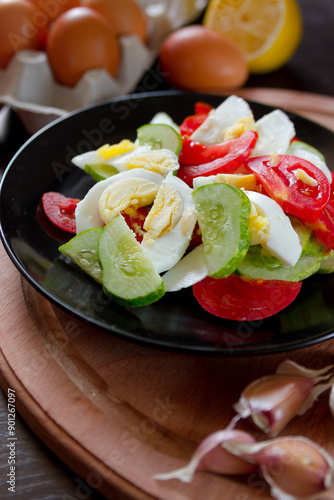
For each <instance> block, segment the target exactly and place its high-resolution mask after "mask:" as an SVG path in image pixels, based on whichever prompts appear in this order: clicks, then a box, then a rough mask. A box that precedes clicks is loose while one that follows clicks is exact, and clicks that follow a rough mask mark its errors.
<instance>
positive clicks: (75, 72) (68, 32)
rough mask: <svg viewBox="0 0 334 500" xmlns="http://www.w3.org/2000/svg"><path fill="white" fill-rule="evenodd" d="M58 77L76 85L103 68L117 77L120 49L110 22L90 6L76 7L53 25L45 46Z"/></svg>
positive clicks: (62, 80)
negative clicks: (92, 70) (86, 74)
mask: <svg viewBox="0 0 334 500" xmlns="http://www.w3.org/2000/svg"><path fill="white" fill-rule="evenodd" d="M46 51H47V54H48V58H49V62H50V65H51V68H52V70H53V73H54V75H55V77H56V79H57V80H58V81H59V82H60V83H62V84H63V85H69V86H73V85H75V84H76V83H78V81H79V80H80V78H81V77H82V76H83V74H84V73H85V72H86V71H88V70H91V69H99V68H104V69H105V70H106V71H108V73H109V74H110V75H111V76H112V77H115V76H116V74H117V71H118V68H119V64H120V48H119V45H118V42H117V39H116V36H115V34H114V33H113V31H112V30H111V28H110V26H109V25H108V23H107V21H106V20H105V19H104V18H103V17H102V16H101V15H100V14H99V13H98V12H95V11H94V10H92V9H88V8H87V7H75V8H73V9H70V10H68V11H67V12H65V13H64V14H62V15H61V16H60V17H58V19H56V21H55V22H54V23H53V24H52V25H51V28H50V31H49V36H48V40H47V45H46Z"/></svg>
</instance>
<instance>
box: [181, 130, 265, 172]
mask: <svg viewBox="0 0 334 500" xmlns="http://www.w3.org/2000/svg"><path fill="white" fill-rule="evenodd" d="M257 138H258V134H257V133H256V132H253V131H248V132H245V133H243V134H242V135H241V136H240V137H238V138H237V139H231V140H230V141H226V142H222V143H220V144H210V145H208V146H205V145H204V144H201V143H200V142H195V141H192V140H191V139H185V140H184V141H183V144H182V149H181V152H180V156H179V162H180V165H202V164H203V163H208V162H210V161H213V160H216V159H217V158H222V157H223V156H226V155H227V154H228V153H231V151H235V150H241V149H243V148H248V147H249V148H251V149H253V148H254V146H255V144H256V141H257Z"/></svg>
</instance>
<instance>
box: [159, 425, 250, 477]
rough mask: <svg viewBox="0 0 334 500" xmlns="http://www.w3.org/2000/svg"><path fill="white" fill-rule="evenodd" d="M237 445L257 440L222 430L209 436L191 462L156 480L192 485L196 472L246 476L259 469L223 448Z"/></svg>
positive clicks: (243, 433)
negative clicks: (230, 443) (173, 480)
mask: <svg viewBox="0 0 334 500" xmlns="http://www.w3.org/2000/svg"><path fill="white" fill-rule="evenodd" d="M229 440H233V442H235V443H248V444H252V443H255V442H256V440H255V439H254V438H253V436H251V435H250V434H248V433H247V432H243V431H238V430H231V431H230V430H226V429H224V430H221V431H217V432H214V433H212V434H209V436H207V437H206V438H205V439H204V440H203V441H202V442H201V443H200V444H199V445H198V447H197V448H196V450H195V452H194V454H193V456H192V458H191V460H190V462H189V463H188V464H187V465H186V466H185V467H182V468H181V469H177V470H175V471H171V472H167V473H163V474H156V475H155V476H154V479H159V480H168V479H179V480H180V481H183V482H184V483H190V482H191V481H192V479H193V476H194V474H195V472H196V470H202V471H208V472H213V473H216V474H226V475H245V474H251V473H252V472H254V471H255V470H256V469H257V467H256V465H254V464H253V463H252V462H249V461H247V460H245V459H243V458H240V457H238V456H236V455H234V454H231V453H229V452H228V451H227V450H226V449H224V448H223V447H222V444H223V443H225V442H226V441H229Z"/></svg>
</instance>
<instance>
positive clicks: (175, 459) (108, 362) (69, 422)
mask: <svg viewBox="0 0 334 500" xmlns="http://www.w3.org/2000/svg"><path fill="white" fill-rule="evenodd" d="M258 92H260V94H259V95H257V94H258ZM241 94H242V95H243V96H245V97H247V98H249V99H253V100H260V98H261V97H262V102H266V103H268V104H271V103H272V104H274V105H280V106H282V103H283V104H284V103H285V102H289V103H290V104H291V108H290V109H292V110H293V111H295V108H296V107H298V111H299V112H300V113H301V114H304V115H306V116H307V114H308V113H311V114H312V115H313V119H317V120H318V121H319V122H320V123H323V124H324V123H325V124H326V125H327V126H328V127H332V128H333V129H334V107H333V102H334V99H331V98H329V97H323V96H313V95H310V94H308V95H307V96H305V94H301V93H297V94H296V93H294V92H292V93H289V92H285V91H277V92H275V91H273V90H261V89H251V90H249V91H246V90H243V91H242V92H241ZM265 97H267V100H266V101H264V99H265ZM285 97H286V99H287V101H285V100H284V99H283V98H285ZM288 98H289V99H290V100H288ZM325 101H326V102H327V105H323V106H322V105H321V103H323V102H325ZM312 103H313V104H312ZM282 107H287V106H282ZM289 107H290V106H289ZM318 107H319V112H317V108H318ZM0 270H1V273H0V304H1V309H0V311H1V323H0V348H1V351H0V368H1V376H0V377H1V380H0V382H1V386H2V387H3V389H4V390H5V391H7V388H8V387H10V388H12V389H14V390H15V391H16V397H17V401H16V405H17V410H18V412H19V413H20V414H21V415H22V416H23V418H24V420H25V421H26V422H27V424H28V425H29V426H30V427H31V429H32V430H33V431H34V432H35V433H36V434H37V435H38V436H39V437H40V438H41V439H42V440H43V441H44V442H45V443H46V444H47V445H48V446H49V448H50V449H51V450H52V451H53V452H55V453H56V454H57V455H58V456H59V457H60V458H61V459H62V460H63V461H64V462H65V463H66V464H67V465H69V467H71V468H72V469H73V470H74V471H75V472H76V473H77V474H78V475H80V476H81V477H82V478H83V479H85V480H86V481H88V483H89V484H90V485H91V486H93V487H96V488H97V489H98V490H99V491H100V492H101V493H103V494H104V495H105V497H106V498H108V499H113V500H115V499H116V498H120V499H121V498H122V499H123V498H124V499H139V500H141V499H143V500H148V499H158V500H188V499H191V500H197V499H198V500H202V499H203V498H206V499H209V500H212V499H218V498H219V499H221V498H224V500H245V499H247V500H253V499H254V500H255V499H261V500H266V499H269V498H271V497H270V493H269V490H268V488H266V487H265V485H264V482H263V480H262V479H261V478H260V477H259V476H257V475H253V476H252V477H250V478H243V479H242V480H240V479H236V478H233V477H221V476H217V475H213V474H209V473H206V472H199V473H197V474H196V476H195V479H194V481H193V482H192V483H191V484H183V483H181V482H179V481H177V480H172V481H167V482H161V481H156V480H154V479H153V478H152V476H153V474H155V473H160V472H165V471H169V470H172V469H175V468H178V467H180V466H182V465H184V464H185V463H186V462H187V461H188V460H189V458H190V456H191V454H192V452H193V450H194V449H195V447H196V445H197V443H198V442H199V441H200V440H202V439H203V438H204V437H205V436H207V435H208V434H209V433H210V432H213V431H215V430H218V429H222V428H224V427H225V426H226V425H227V424H228V423H229V421H230V419H231V417H232V416H233V415H234V411H233V409H232V405H233V404H234V403H235V402H236V400H237V399H238V397H239V394H240V393H241V391H242V389H243V388H244V387H245V386H246V385H247V384H248V383H249V382H250V381H252V380H254V379H255V378H257V377H260V376H262V375H265V374H269V373H272V372H274V371H275V368H276V366H277V365H278V364H279V362H281V361H282V360H283V359H286V358H289V359H293V360H295V361H297V362H299V363H301V364H304V365H306V366H309V367H314V368H317V367H322V366H326V365H329V364H333V363H334V340H332V341H327V342H323V343H320V344H318V345H316V346H313V347H309V348H305V349H302V350H298V351H293V352H290V353H287V354H277V355H267V356H258V357H240V358H233V359H229V358H222V357H202V356H195V355H188V354H180V353H173V352H167V351H160V350H158V349H153V348H148V347H143V346H139V345H137V344H134V343H130V342H128V341H125V340H123V339H120V338H117V337H114V336H112V335H110V334H109V333H105V332H103V331H101V330H97V329H95V328H93V327H90V326H88V325H86V324H84V323H83V322H81V321H79V320H77V319H74V318H73V317H72V316H69V315H68V314H66V313H65V312H64V311H62V310H60V309H58V308H57V307H55V306H54V305H52V304H51V303H50V302H48V301H47V300H46V299H44V298H43V297H41V296H40V295H39V294H38V293H37V292H36V291H35V289H34V288H33V287H31V286H30V285H29V284H28V283H27V282H26V281H25V280H24V279H23V278H21V277H20V275H19V273H18V271H17V270H16V269H15V268H14V266H13V265H12V263H11V262H10V260H9V258H8V256H7V255H6V253H5V251H4V249H3V248H2V247H1V249H0ZM239 428H243V429H245V430H248V431H251V432H253V434H254V436H255V437H257V438H259V439H264V436H263V435H261V434H259V433H257V432H255V431H254V430H253V429H252V428H251V427H250V426H249V425H248V423H247V422H244V423H242V425H240V426H239ZM333 428H334V421H333V418H332V416H331V413H330V411H329V407H328V393H327V394H323V395H322V396H321V397H320V398H319V401H318V403H317V404H316V405H315V406H314V407H313V408H312V409H310V410H309V411H308V412H307V413H306V414H305V415H304V416H302V417H298V418H296V419H294V420H293V421H292V422H291V423H290V424H289V426H288V427H287V428H286V430H285V431H284V432H283V433H282V434H285V435H292V434H293V435H303V436H306V437H308V438H310V439H313V440H315V441H316V442H317V443H318V444H319V445H321V446H324V447H325V448H326V449H327V450H328V451H329V452H330V453H331V454H333V455H334V433H333ZM323 498H324V499H325V500H329V499H334V488H333V489H332V490H331V491H330V492H328V494H327V495H325V496H324V497H323Z"/></svg>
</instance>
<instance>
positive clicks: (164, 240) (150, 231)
mask: <svg viewBox="0 0 334 500" xmlns="http://www.w3.org/2000/svg"><path fill="white" fill-rule="evenodd" d="M191 192H192V189H191V188H190V187H189V186H188V185H187V184H186V183H185V182H183V181H182V179H179V178H178V177H175V176H174V175H173V174H172V173H169V174H168V175H167V177H166V178H165V180H164V181H163V182H162V183H161V186H160V188H159V192H158V194H157V196H156V199H155V201H154V204H153V206H152V208H151V210H150V212H149V214H148V215H147V217H146V220H145V224H144V229H145V230H146V231H147V232H146V234H145V235H144V238H143V241H142V243H141V246H142V249H143V250H144V252H145V253H146V255H147V256H148V258H149V259H150V261H151V262H152V264H153V266H154V269H155V270H156V271H157V272H158V273H162V272H164V271H168V270H169V269H170V268H171V267H173V266H174V265H175V264H176V263H177V262H178V261H179V260H180V259H181V257H182V256H183V255H184V253H185V251H186V250H187V248H188V246H189V242H190V240H191V237H192V233H193V230H194V227H195V223H196V212H195V208H194V203H193V199H192V196H191Z"/></svg>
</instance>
